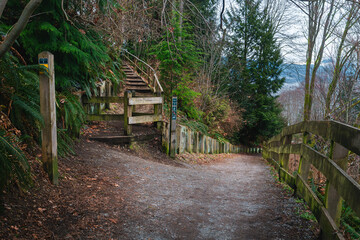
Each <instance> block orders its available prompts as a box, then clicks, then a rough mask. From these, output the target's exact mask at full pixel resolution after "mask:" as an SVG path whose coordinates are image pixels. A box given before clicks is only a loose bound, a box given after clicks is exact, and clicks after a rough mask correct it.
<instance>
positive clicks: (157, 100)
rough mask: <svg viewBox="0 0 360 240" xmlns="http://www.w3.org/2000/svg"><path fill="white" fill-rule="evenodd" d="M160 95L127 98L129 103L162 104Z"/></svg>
mask: <svg viewBox="0 0 360 240" xmlns="http://www.w3.org/2000/svg"><path fill="white" fill-rule="evenodd" d="M162 103H163V98H162V97H141V98H131V99H129V105H149V104H162Z"/></svg>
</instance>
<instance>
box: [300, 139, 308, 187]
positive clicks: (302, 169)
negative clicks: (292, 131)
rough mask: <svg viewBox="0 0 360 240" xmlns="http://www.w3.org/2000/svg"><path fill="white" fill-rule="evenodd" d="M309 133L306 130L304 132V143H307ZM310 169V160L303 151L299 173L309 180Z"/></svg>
mask: <svg viewBox="0 0 360 240" xmlns="http://www.w3.org/2000/svg"><path fill="white" fill-rule="evenodd" d="M309 137H310V136H309V133H308V132H304V134H303V143H304V144H307V142H308V139H309ZM309 170H310V162H309V160H307V159H306V158H304V157H303V154H302V152H301V153H300V162H299V174H300V176H301V177H302V178H303V179H304V180H305V181H307V179H308V177H309Z"/></svg>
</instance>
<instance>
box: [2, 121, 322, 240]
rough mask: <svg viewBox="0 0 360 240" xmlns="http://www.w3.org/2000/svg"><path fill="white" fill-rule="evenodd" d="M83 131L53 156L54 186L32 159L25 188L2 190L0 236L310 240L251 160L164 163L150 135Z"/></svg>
mask: <svg viewBox="0 0 360 240" xmlns="http://www.w3.org/2000/svg"><path fill="white" fill-rule="evenodd" d="M98 126H99V127H100V125H99V124H98ZM101 128H102V129H104V128H106V130H109V129H110V130H109V131H111V127H108V125H104V126H101ZM87 129H92V128H91V126H89V127H88V128H87ZM91 131H93V130H91ZM101 131H102V130H101ZM93 132H94V131H93ZM98 132H99V131H98ZM84 136H87V134H86V133H84V134H83V137H82V138H81V140H80V141H79V142H78V143H77V144H76V149H75V151H76V155H75V156H69V157H66V158H62V159H59V172H60V179H59V185H58V186H53V185H51V184H49V181H48V180H46V177H45V174H44V173H43V171H42V170H41V168H40V163H39V162H38V161H34V162H33V163H32V164H33V165H34V167H35V174H36V184H35V187H34V188H33V189H31V191H30V192H28V193H24V194H22V195H19V194H17V193H15V192H7V193H6V194H5V197H4V202H5V212H4V213H3V214H1V215H0V239H317V235H316V234H315V233H314V232H316V228H314V223H313V222H310V221H307V220H305V219H302V218H301V217H300V216H299V215H298V214H296V211H297V209H299V208H301V207H302V205H301V204H299V203H297V202H296V201H295V199H293V198H292V197H290V196H289V195H288V194H286V193H285V191H284V189H283V188H282V187H281V186H279V184H278V183H277V182H276V181H275V180H274V178H273V177H272V176H271V174H270V171H269V167H268V166H267V165H266V164H265V162H264V161H263V160H262V159H261V158H260V156H253V155H235V154H231V155H226V154H221V155H218V156H216V157H214V156H215V155H209V156H211V157H209V156H201V155H194V154H188V155H187V156H186V155H183V156H179V157H178V158H177V159H175V160H173V159H171V158H168V157H167V156H166V155H165V154H163V153H162V152H161V151H160V150H161V146H160V140H159V139H154V141H151V142H146V143H140V144H136V145H133V146H132V147H131V149H130V148H128V147H127V146H116V145H107V144H105V143H99V142H95V141H90V140H88V139H87V138H86V137H84ZM204 159H205V160H204Z"/></svg>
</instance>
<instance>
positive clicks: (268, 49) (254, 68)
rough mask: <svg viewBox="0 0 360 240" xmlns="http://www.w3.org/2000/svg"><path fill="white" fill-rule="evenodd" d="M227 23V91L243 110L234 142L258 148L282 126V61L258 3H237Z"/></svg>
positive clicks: (271, 27)
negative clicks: (279, 99)
mask: <svg viewBox="0 0 360 240" xmlns="http://www.w3.org/2000/svg"><path fill="white" fill-rule="evenodd" d="M237 3H238V8H237V9H232V11H231V12H230V13H229V16H228V22H231V23H232V32H231V33H230V36H229V38H230V41H229V48H228V55H227V64H228V68H229V69H230V76H229V84H228V91H229V93H230V96H231V98H232V99H233V100H235V101H236V102H237V103H238V104H239V105H240V106H241V108H242V109H243V121H244V123H243V128H242V130H241V131H240V132H238V133H237V134H236V136H234V137H235V139H236V140H237V141H238V142H242V143H245V144H259V143H260V142H261V141H262V140H264V139H266V138H269V137H271V136H272V135H274V134H276V133H278V131H279V130H280V129H281V128H282V126H283V121H282V118H281V116H280V112H281V110H280V108H279V106H278V105H277V103H276V101H275V100H276V96H275V94H276V92H277V91H278V90H279V89H280V88H281V86H282V85H283V83H284V79H283V78H280V73H281V64H282V57H281V54H280V48H279V45H278V44H277V42H276V39H275V37H274V29H273V26H272V23H271V20H270V19H269V18H267V16H266V14H265V13H264V12H262V11H261V10H260V1H257V2H254V1H249V0H245V1H237Z"/></svg>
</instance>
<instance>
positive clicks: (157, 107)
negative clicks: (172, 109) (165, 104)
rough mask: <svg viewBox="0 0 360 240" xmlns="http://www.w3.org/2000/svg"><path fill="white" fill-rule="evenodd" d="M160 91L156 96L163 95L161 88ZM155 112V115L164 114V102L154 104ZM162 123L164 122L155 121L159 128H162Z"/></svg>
mask: <svg viewBox="0 0 360 240" xmlns="http://www.w3.org/2000/svg"><path fill="white" fill-rule="evenodd" d="M158 91H159V92H157V93H156V96H157V97H162V96H161V92H160V90H158ZM163 101H164V100H163ZM154 114H155V115H159V114H162V104H154ZM161 123H162V122H156V123H155V124H156V128H157V129H161Z"/></svg>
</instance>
